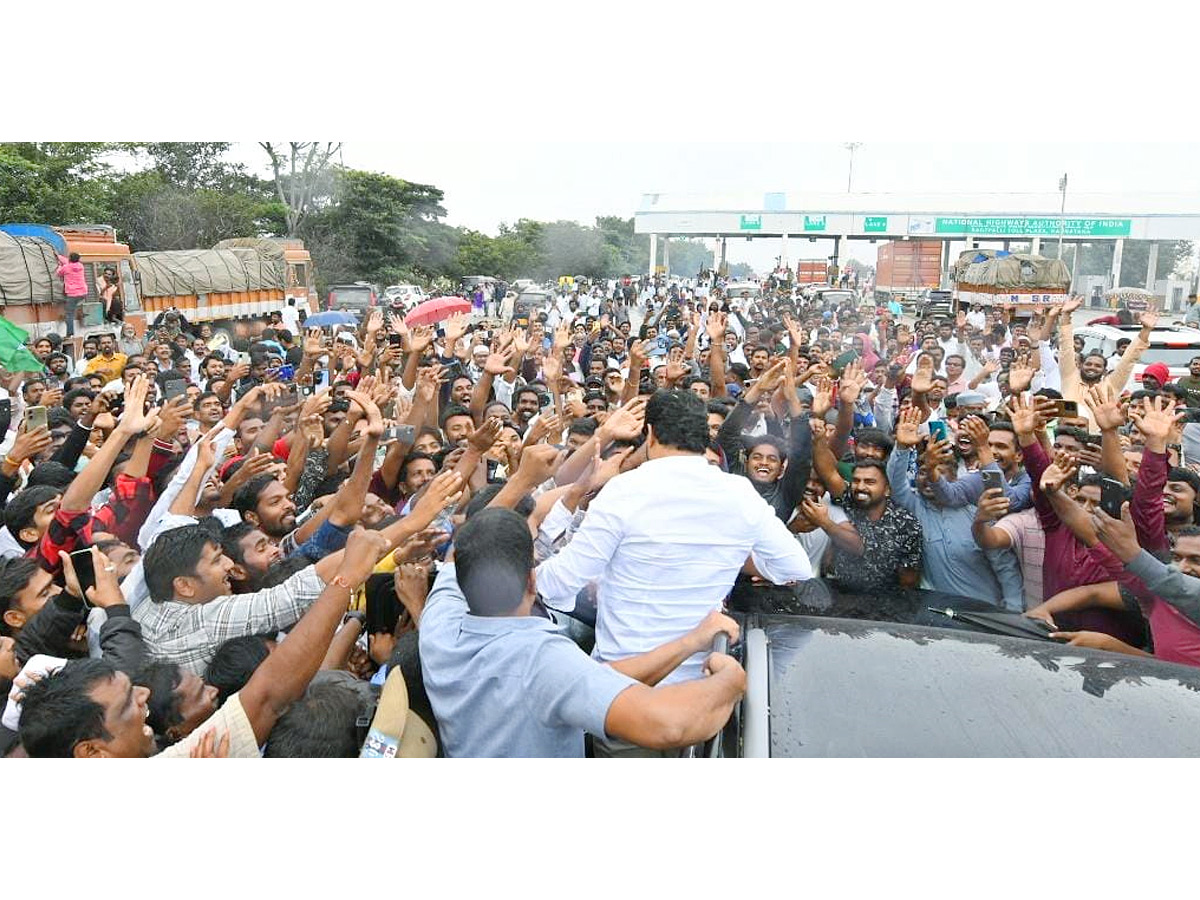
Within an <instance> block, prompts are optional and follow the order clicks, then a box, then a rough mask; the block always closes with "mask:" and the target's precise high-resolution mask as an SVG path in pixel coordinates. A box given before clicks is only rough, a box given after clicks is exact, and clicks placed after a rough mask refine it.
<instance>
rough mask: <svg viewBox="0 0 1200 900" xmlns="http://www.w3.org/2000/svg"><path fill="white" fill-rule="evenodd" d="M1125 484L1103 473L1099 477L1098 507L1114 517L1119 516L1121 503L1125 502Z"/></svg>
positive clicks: (1117, 517)
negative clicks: (1102, 475) (1101, 476)
mask: <svg viewBox="0 0 1200 900" xmlns="http://www.w3.org/2000/svg"><path fill="white" fill-rule="evenodd" d="M1125 496H1126V490H1125V485H1123V484H1121V482H1119V481H1117V479H1115V478H1110V477H1109V476H1107V475H1105V476H1104V477H1103V478H1101V479H1100V508H1101V509H1102V510H1104V514H1105V515H1107V516H1112V517H1113V518H1114V519H1119V518H1121V504H1123V503H1124V502H1125Z"/></svg>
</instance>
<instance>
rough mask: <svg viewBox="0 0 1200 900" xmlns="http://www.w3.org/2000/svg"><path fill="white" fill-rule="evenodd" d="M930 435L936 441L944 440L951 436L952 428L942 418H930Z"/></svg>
mask: <svg viewBox="0 0 1200 900" xmlns="http://www.w3.org/2000/svg"><path fill="white" fill-rule="evenodd" d="M929 436H930V437H931V438H933V439H934V440H935V441H944V440H946V439H947V438H949V437H950V428H949V426H948V425H946V423H945V422H943V421H942V420H941V419H930V420H929Z"/></svg>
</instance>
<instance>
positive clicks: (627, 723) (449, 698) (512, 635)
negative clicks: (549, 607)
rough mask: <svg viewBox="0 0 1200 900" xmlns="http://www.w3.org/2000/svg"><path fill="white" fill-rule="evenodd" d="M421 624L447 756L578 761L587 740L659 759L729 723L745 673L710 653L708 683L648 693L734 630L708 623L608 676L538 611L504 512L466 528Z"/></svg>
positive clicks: (719, 621)
mask: <svg viewBox="0 0 1200 900" xmlns="http://www.w3.org/2000/svg"><path fill="white" fill-rule="evenodd" d="M454 558H455V563H454V565H453V566H446V567H445V568H443V569H442V571H441V572H440V573H439V575H438V579H437V582H436V583H435V584H434V587H433V590H432V591H431V592H430V595H429V599H428V600H427V601H426V604H425V608H424V611H423V612H422V613H421V619H420V622H419V636H420V651H421V669H422V674H423V676H424V682H425V689H426V692H427V693H428V694H429V699H430V702H431V704H432V706H433V711H434V714H435V715H436V716H437V720H438V727H439V730H440V733H441V736H442V742H443V747H444V749H445V752H446V755H447V756H452V757H453V756H474V757H495V756H526V757H555V756H568V757H572V756H574V757H578V756H583V753H584V738H583V735H584V732H585V731H586V732H590V733H592V734H595V735H598V736H600V737H604V736H606V735H607V736H610V737H613V738H617V739H619V740H623V741H628V742H630V743H633V744H637V745H638V746H641V747H647V748H651V749H657V750H667V749H671V748H676V747H687V746H690V745H692V744H695V743H699V742H701V741H703V740H706V739H707V738H709V737H711V736H712V735H714V734H716V732H717V731H719V730H720V729H721V727H722V726H723V725H724V724H725V722H726V721H727V720H728V718H729V715H730V713H731V711H732V709H733V704H734V703H736V702H737V700H738V698H740V697H741V695H742V692H743V690H744V687H745V680H746V673H745V672H744V671H743V670H742V668H741V666H739V665H738V663H737V662H736V661H735V660H734V659H733V658H732V657H729V656H726V655H725V654H720V653H714V654H712V655H711V656H709V658H708V661H707V662H706V664H705V676H706V677H703V678H699V679H696V680H693V681H687V682H683V683H680V684H671V685H664V686H662V687H652V685H655V684H657V683H658V682H659V681H661V680H662V679H663V678H664V677H666V676H667V675H668V674H669V673H670V672H671V671H672V670H673V669H675V668H676V667H677V666H678V665H679V664H680V663H681V662H683V661H684V660H686V659H688V658H689V657H690V656H692V655H693V654H695V653H698V652H701V651H703V650H706V649H708V647H710V646H711V644H712V640H713V638H714V637H715V636H716V634H717V633H718V632H721V631H724V632H726V633H727V634H729V635H730V637H731V638H736V636H737V625H736V623H734V621H733V620H732V619H729V618H728V617H727V616H723V615H721V614H720V613H712V614H711V615H709V616H708V617H707V618H706V619H705V620H704V621H703V622H701V624H700V625H699V626H697V627H696V628H695V629H694V630H693V631H691V632H689V633H688V634H686V635H684V636H683V637H682V638H679V639H678V640H675V641H671V642H669V643H667V644H665V645H663V646H662V647H659V648H658V649H656V650H652V651H650V652H648V653H643V654H640V655H638V656H634V657H630V658H628V659H624V660H620V661H617V662H613V663H612V664H609V665H606V664H602V663H599V662H596V661H595V660H593V659H591V658H590V657H588V656H587V655H586V654H584V653H583V651H581V650H580V649H579V647H578V646H576V644H575V643H574V642H573V641H571V639H570V638H568V637H566V636H565V635H564V634H562V632H561V631H560V630H559V629H558V627H557V626H556V625H555V624H554V623H553V622H552V621H551V620H550V619H548V618H546V617H545V612H544V610H543V609H541V607H540V605H538V604H537V603H536V592H535V589H534V578H533V538H532V537H531V536H530V533H529V526H528V524H527V523H526V521H525V519H524V518H522V517H521V516H520V515H518V514H517V513H514V512H512V511H511V510H507V509H485V510H483V511H482V512H479V513H477V514H476V515H474V516H472V517H471V519H470V520H468V522H467V523H466V525H464V526H463V528H462V529H461V530H460V531H459V532H458V534H457V535H456V537H455V545H454Z"/></svg>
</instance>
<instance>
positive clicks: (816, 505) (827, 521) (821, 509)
mask: <svg viewBox="0 0 1200 900" xmlns="http://www.w3.org/2000/svg"><path fill="white" fill-rule="evenodd" d="M800 511H801V512H802V513H803V514H804V517H805V518H806V519H808V521H810V522H812V523H813V524H814V525H816V526H817V527H818V528H828V527H829V526H831V525H832V524H833V517H832V516H831V515H830V514H829V507H828V506H826V505H825V503H824V501H821V502H817V501H815V500H813V499H811V498H810V497H807V496H806V497H805V498H804V499H803V500H801V501H800Z"/></svg>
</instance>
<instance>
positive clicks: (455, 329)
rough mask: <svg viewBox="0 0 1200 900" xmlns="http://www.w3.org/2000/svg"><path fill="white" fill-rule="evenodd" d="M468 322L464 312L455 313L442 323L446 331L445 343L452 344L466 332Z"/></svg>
mask: <svg viewBox="0 0 1200 900" xmlns="http://www.w3.org/2000/svg"><path fill="white" fill-rule="evenodd" d="M468 327H469V323H468V322H467V314H466V313H455V314H454V315H452V316H450V317H449V318H448V319H446V321H445V322H443V323H442V328H444V329H445V332H446V343H447V344H452V343H454V342H455V341H457V340H458V339H459V338H461V337H462V336H463V335H464V334H466V333H467V328H468Z"/></svg>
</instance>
